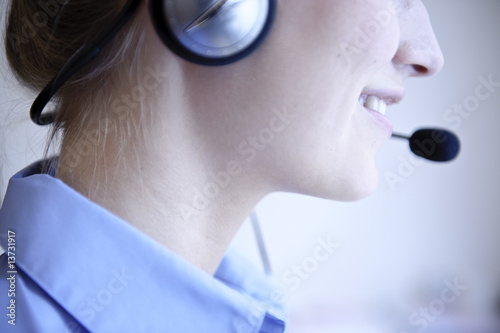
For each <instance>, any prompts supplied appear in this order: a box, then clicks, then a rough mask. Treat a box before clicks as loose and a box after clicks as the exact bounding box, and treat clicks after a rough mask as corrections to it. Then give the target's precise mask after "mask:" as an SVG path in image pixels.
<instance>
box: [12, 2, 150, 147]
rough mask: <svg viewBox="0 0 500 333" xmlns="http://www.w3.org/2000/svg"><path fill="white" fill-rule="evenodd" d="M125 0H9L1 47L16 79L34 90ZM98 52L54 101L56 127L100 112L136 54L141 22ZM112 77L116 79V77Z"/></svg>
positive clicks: (99, 29)
mask: <svg viewBox="0 0 500 333" xmlns="http://www.w3.org/2000/svg"><path fill="white" fill-rule="evenodd" d="M126 2H127V0H105V1H102V0H78V1H76V0H75V1H73V0H12V1H11V2H10V5H9V8H8V13H9V14H8V18H7V29H6V38H5V49H6V55H7V60H8V62H9V64H10V67H11V69H12V71H13V73H14V75H15V76H16V77H17V79H18V81H19V82H20V83H21V84H23V85H24V86H26V87H28V88H29V89H30V90H32V91H34V92H36V93H38V92H39V91H41V90H42V89H43V88H44V87H45V86H46V85H47V84H48V83H49V82H50V81H51V79H52V78H53V77H54V76H55V75H56V74H57V73H58V72H59V70H60V69H61V68H62V67H63V66H64V64H65V63H66V62H67V61H68V60H69V58H70V57H71V56H72V55H73V54H74V53H75V52H76V51H77V50H78V49H79V48H80V47H81V46H82V45H83V44H85V43H87V42H89V41H92V40H93V39H95V38H96V36H98V35H99V34H100V33H101V32H102V31H103V30H105V29H106V28H107V27H108V25H109V24H110V22H111V21H113V19H114V18H115V17H116V16H117V14H118V13H119V11H120V10H121V9H122V8H123V6H124V5H125V4H126ZM131 21H132V22H129V24H128V25H127V26H126V27H124V29H122V31H121V32H120V33H119V34H118V36H117V37H116V38H115V39H114V40H113V41H112V42H110V43H109V45H107V46H106V48H105V49H103V51H102V52H101V54H100V55H99V57H98V58H97V59H95V60H94V61H93V62H92V63H91V64H89V65H87V66H86V67H85V68H83V69H82V70H81V71H80V72H79V73H77V74H75V75H74V76H73V77H72V78H71V79H70V80H69V81H68V82H67V83H66V84H65V85H64V86H63V87H62V88H61V90H60V91H59V92H58V93H57V95H56V96H55V97H56V98H55V100H54V111H56V121H55V123H54V129H53V133H52V138H53V137H54V135H55V134H56V132H57V131H58V130H59V129H64V130H68V128H70V127H76V130H81V127H82V126H83V124H85V120H86V119H89V117H92V115H95V112H98V111H99V110H98V103H97V102H98V101H99V98H103V97H104V96H105V95H106V92H107V91H109V88H110V87H111V86H112V84H113V80H114V77H116V75H115V73H116V72H120V71H119V69H120V68H121V65H122V64H124V63H125V62H126V60H127V59H129V58H131V56H130V54H131V53H132V54H133V53H134V51H131V49H135V47H134V46H136V45H134V43H135V44H136V43H138V40H139V35H140V33H139V32H140V30H141V27H140V24H139V23H138V22H137V20H135V19H134V20H131ZM115 79H116V78H115Z"/></svg>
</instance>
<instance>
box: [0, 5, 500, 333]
mask: <svg viewBox="0 0 500 333" xmlns="http://www.w3.org/2000/svg"><path fill="white" fill-rule="evenodd" d="M424 2H425V4H426V6H427V8H428V10H429V13H430V16H431V19H432V21H433V26H434V30H435V32H436V35H437V37H438V39H439V41H440V44H441V47H442V50H443V53H444V54H445V58H446V64H445V67H444V69H443V71H442V72H441V73H440V74H439V75H438V76H436V77H433V78H427V79H410V80H409V81H408V82H407V96H406V98H405V100H404V101H403V103H402V104H401V105H399V106H396V107H391V108H390V109H389V110H388V116H389V117H390V118H391V119H392V120H393V123H394V128H395V131H398V132H403V133H412V132H413V131H414V130H416V129H418V128H420V127H425V126H434V127H445V128H452V129H453V130H454V131H455V132H456V133H457V134H458V135H459V137H460V138H461V141H462V151H461V154H460V156H459V158H458V159H457V160H456V161H454V162H452V163H447V164H436V163H430V162H422V161H420V160H419V165H418V166H415V167H411V168H409V169H408V166H406V169H405V170H403V169H401V168H402V165H403V163H407V162H409V161H413V160H414V159H410V152H409V150H408V149H407V144H406V143H404V142H403V141H396V140H392V141H390V142H388V143H386V144H385V146H384V147H383V148H382V150H381V152H380V154H379V156H378V162H379V171H380V176H381V177H380V184H379V187H378V189H377V191H376V192H375V193H374V194H373V195H371V196H370V197H369V198H368V199H365V200H363V201H360V202H355V203H336V202H329V201H325V200H320V199H316V198H308V197H304V196H299V195H292V194H281V193H280V194H273V195H270V196H269V197H267V198H265V199H264V200H263V201H262V202H261V204H260V205H259V206H258V207H257V212H258V214H259V217H260V219H261V223H262V227H263V230H264V237H265V240H266V243H267V245H268V250H269V253H270V257H271V261H272V264H273V267H274V270H275V274H276V277H277V279H278V280H279V281H281V283H283V284H284V285H285V289H287V290H288V292H289V293H290V295H291V299H292V304H293V308H294V310H293V312H292V323H294V326H295V330H292V332H298V331H301V328H302V331H304V332H323V331H324V332H327V331H328V332H332V330H331V328H332V327H334V326H335V327H337V326H338V325H341V324H342V323H343V322H344V321H345V322H349V323H350V324H352V323H356V325H358V326H360V327H361V326H362V325H363V324H362V323H364V322H369V323H370V324H367V325H369V327H370V329H371V330H370V329H368V328H366V327H363V328H360V329H361V330H362V331H363V332H372V330H373V332H375V331H376V330H375V327H377V326H376V325H374V324H373V323H374V322H375V321H377V320H378V321H377V322H380V321H381V322H383V323H384V325H385V326H384V330H385V331H386V332H387V329H388V328H389V329H390V330H391V331H393V332H401V331H402V330H404V329H406V330H407V331H408V332H410V330H411V329H413V330H415V331H416V329H417V328H416V327H415V326H414V327H411V326H408V318H409V317H410V315H411V314H412V313H413V312H415V311H417V310H418V309H419V308H421V307H427V306H428V305H429V304H430V302H431V301H432V300H433V299H435V298H438V297H439V295H440V292H441V291H442V290H443V288H445V286H446V285H445V284H444V280H449V281H453V280H454V279H458V280H459V281H460V282H461V283H462V284H465V285H466V286H467V290H466V291H465V292H464V293H463V295H461V296H460V297H458V298H457V301H456V302H455V303H454V304H452V305H451V306H449V307H448V308H447V309H446V311H445V312H444V313H443V314H442V315H441V316H439V318H438V319H437V320H436V322H434V323H430V324H429V326H428V327H427V331H428V332H433V329H437V328H438V327H439V325H444V324H446V318H451V317H454V316H460V317H462V318H463V317H477V316H478V315H481V314H482V315H485V314H487V313H488V311H489V309H490V305H491V304H492V302H493V300H494V298H495V297H496V298H497V299H498V298H500V260H499V258H500V202H499V201H500V200H499V199H500V176H499V175H498V170H499V166H500V149H499V148H498V146H497V145H498V142H499V140H498V139H499V135H498V133H499V130H498V126H499V125H500V112H499V111H500V88H497V89H498V91H495V92H494V94H493V95H492V96H491V97H490V98H489V99H487V100H485V101H481V104H480V106H479V108H478V109H477V110H476V111H474V112H473V113H471V115H470V116H469V117H468V118H467V119H465V118H463V119H461V123H460V125H457V123H450V122H449V121H448V122H447V121H446V119H445V114H446V111H447V110H448V109H449V108H450V107H452V106H453V105H454V104H456V103H463V102H464V100H466V98H467V97H470V96H474V94H475V89H476V87H477V85H478V84H479V81H478V78H479V77H481V76H482V77H485V78H487V77H488V76H489V75H492V76H493V80H494V81H496V82H500V66H499V64H498V62H499V61H500V38H499V33H500V1H498V0H477V1H474V0H432V1H431V0H428V1H424ZM2 16H3V15H2ZM3 57H4V55H3V52H2V58H1V59H0V61H1V63H0V66H1V67H0V68H1V71H0V77H2V78H3V80H2V81H1V83H0V121H2V123H1V126H0V130H1V131H2V132H0V168H1V169H0V171H1V178H0V191H1V193H2V195H3V191H4V190H5V186H6V183H7V181H8V178H9V177H10V175H12V174H13V173H14V172H16V171H18V170H19V169H21V168H22V167H24V166H25V165H26V164H27V163H29V162H31V161H34V160H36V159H38V158H40V156H42V154H43V150H44V147H45V141H46V136H45V132H44V131H43V130H41V129H39V128H36V127H35V126H34V125H32V124H31V123H30V122H29V121H28V110H29V106H30V103H31V100H32V99H33V96H31V95H29V94H26V93H24V92H23V91H22V88H21V87H19V86H18V85H17V83H16V82H15V80H14V79H13V78H12V77H10V76H9V75H8V69H7V67H6V65H5V60H4V58H3ZM403 161H406V162H403ZM401 170H402V171H404V177H403V180H404V181H403V182H400V183H397V184H395V186H393V187H391V186H390V185H389V183H388V182H387V181H386V179H385V176H386V174H387V173H393V174H398V173H400V171H401ZM328 236H329V237H331V238H332V239H334V240H335V241H337V242H339V243H340V248H339V249H337V250H336V251H335V252H334V253H333V254H332V255H331V256H330V257H329V258H328V260H326V261H325V262H321V263H319V264H318V266H317V268H316V267H313V268H314V269H312V270H313V272H311V273H308V277H307V278H303V279H301V281H300V286H299V288H298V290H295V291H291V290H290V287H291V284H290V283H289V282H287V280H285V279H284V277H283V276H284V274H286V273H287V272H288V273H290V269H291V268H292V267H293V266H294V265H298V266H301V265H302V264H303V263H304V262H309V263H310V262H311V260H310V259H311V258H314V250H315V248H316V247H317V246H318V244H319V243H318V240H317V239H318V237H319V238H323V239H326V238H327V237H328ZM234 245H235V246H236V247H238V248H239V249H240V250H241V251H244V252H246V253H247V254H248V255H249V256H250V257H251V258H253V259H254V260H255V261H256V262H257V263H258V256H257V251H256V247H255V243H254V239H253V236H252V234H251V229H250V227H249V225H248V224H246V225H245V226H244V227H243V228H242V230H241V232H240V233H239V235H238V237H237V238H236V240H235V242H234ZM308 260H309V261H308ZM309 270H311V266H309ZM288 276H290V274H288ZM318 313H320V314H324V315H318ZM328 321H331V322H335V324H333V323H329V322H328ZM310 322H313V323H314V325H316V326H315V327H314V328H312V327H311V326H307V325H312V324H307V323H310ZM321 325H324V326H321ZM474 325H477V324H474ZM306 326H307V327H308V328H304V327H306ZM320 326H321V327H330V330H328V329H324V328H321V327H320ZM461 326H462V327H465V326H464V325H461ZM476 327H477V326H476ZM341 331H342V332H347V330H341ZM353 331H354V330H353ZM335 332H337V331H336V330H335ZM377 332H378V331H377ZM457 332H458V331H457ZM476 333H480V332H476Z"/></svg>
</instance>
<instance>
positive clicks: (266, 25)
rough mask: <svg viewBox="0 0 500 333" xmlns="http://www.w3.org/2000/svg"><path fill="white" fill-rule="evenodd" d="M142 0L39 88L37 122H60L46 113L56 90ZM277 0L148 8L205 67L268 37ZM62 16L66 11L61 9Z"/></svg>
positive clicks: (243, 53)
mask: <svg viewBox="0 0 500 333" xmlns="http://www.w3.org/2000/svg"><path fill="white" fill-rule="evenodd" d="M141 1H142V0H129V1H128V3H127V4H126V5H125V7H124V8H123V9H122V11H121V12H120V13H119V14H118V15H117V17H116V18H115V19H114V21H113V22H112V23H111V24H110V27H109V28H108V29H106V30H105V31H104V32H103V33H102V34H101V35H100V36H99V37H98V38H97V39H95V40H94V41H92V42H89V43H86V44H84V45H82V46H81V47H80V48H79V49H78V50H77V51H76V52H75V54H74V55H73V56H71V57H70V59H69V60H68V61H67V62H66V64H65V65H64V66H63V67H62V69H61V70H60V71H59V72H58V73H57V75H56V76H55V77H54V78H53V79H52V80H51V81H50V82H49V84H48V85H47V86H46V87H45V88H44V89H43V90H42V91H41V92H40V94H39V95H38V97H37V98H36V99H35V101H34V102H33V104H32V106H31V110H30V117H31V120H32V121H33V122H34V123H35V124H37V125H49V124H51V123H53V122H54V121H55V113H54V112H49V113H45V114H43V115H42V111H43V110H44V109H45V107H46V106H47V104H48V103H49V102H50V100H51V99H52V98H53V97H54V95H55V94H56V93H57V91H58V90H59V89H60V88H61V87H62V86H63V85H64V84H65V83H66V82H67V81H68V80H69V79H70V78H71V77H72V76H73V75H75V74H76V73H77V72H78V71H79V70H81V69H82V68H83V67H84V66H86V65H88V64H89V63H90V62H92V60H94V59H95V58H96V57H97V56H98V55H99V54H100V52H101V51H102V49H103V48H104V47H105V46H106V45H107V44H108V43H109V42H110V41H111V40H112V39H113V38H114V37H115V36H116V35H117V34H118V32H120V30H121V29H122V28H123V27H124V26H125V25H126V24H127V23H128V22H129V21H130V19H131V18H132V17H133V16H134V14H135V13H136V12H137V9H138V8H139V5H140V4H141ZM276 2H277V0H150V1H149V13H150V16H151V19H152V22H153V25H154V27H155V30H156V32H157V34H158V36H159V37H160V38H161V40H162V41H163V42H164V44H165V45H166V46H167V47H168V48H169V49H170V50H171V51H172V52H173V53H175V54H176V55H178V56H179V57H181V58H183V59H185V60H187V61H190V62H193V63H196V64H199V65H205V66H223V65H229V64H231V63H234V62H236V61H239V60H241V59H243V58H245V57H247V56H248V55H250V54H251V53H252V52H253V51H255V50H256V49H257V48H258V47H259V46H260V45H261V44H262V42H263V41H264V40H265V38H266V37H267V35H268V34H269V31H270V30H271V27H272V25H273V23H274V19H275V16H276V6H277V4H276ZM59 15H61V13H59Z"/></svg>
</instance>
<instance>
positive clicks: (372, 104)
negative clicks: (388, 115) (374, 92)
mask: <svg viewBox="0 0 500 333" xmlns="http://www.w3.org/2000/svg"><path fill="white" fill-rule="evenodd" d="M359 103H360V104H361V105H363V106H364V107H365V108H368V109H371V110H375V111H377V112H380V113H381V114H383V115H385V111H386V109H387V103H386V102H385V101H384V100H381V99H380V98H378V97H376V96H360V97H359Z"/></svg>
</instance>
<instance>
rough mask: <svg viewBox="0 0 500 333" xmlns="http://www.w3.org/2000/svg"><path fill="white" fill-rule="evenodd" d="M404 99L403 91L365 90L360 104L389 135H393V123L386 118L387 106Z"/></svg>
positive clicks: (360, 97) (360, 98)
mask: <svg viewBox="0 0 500 333" xmlns="http://www.w3.org/2000/svg"><path fill="white" fill-rule="evenodd" d="M403 98H404V90H402V89H365V90H363V91H362V92H361V95H360V96H359V104H360V105H361V107H362V108H363V109H364V110H366V111H367V112H368V113H369V114H370V115H371V116H372V119H374V120H375V122H376V123H377V124H379V126H381V128H383V129H384V132H386V133H387V134H388V135H390V134H392V123H391V121H390V120H389V118H387V117H386V116H385V113H386V111H387V106H389V105H393V104H397V103H399V102H401V101H402V100H403Z"/></svg>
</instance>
